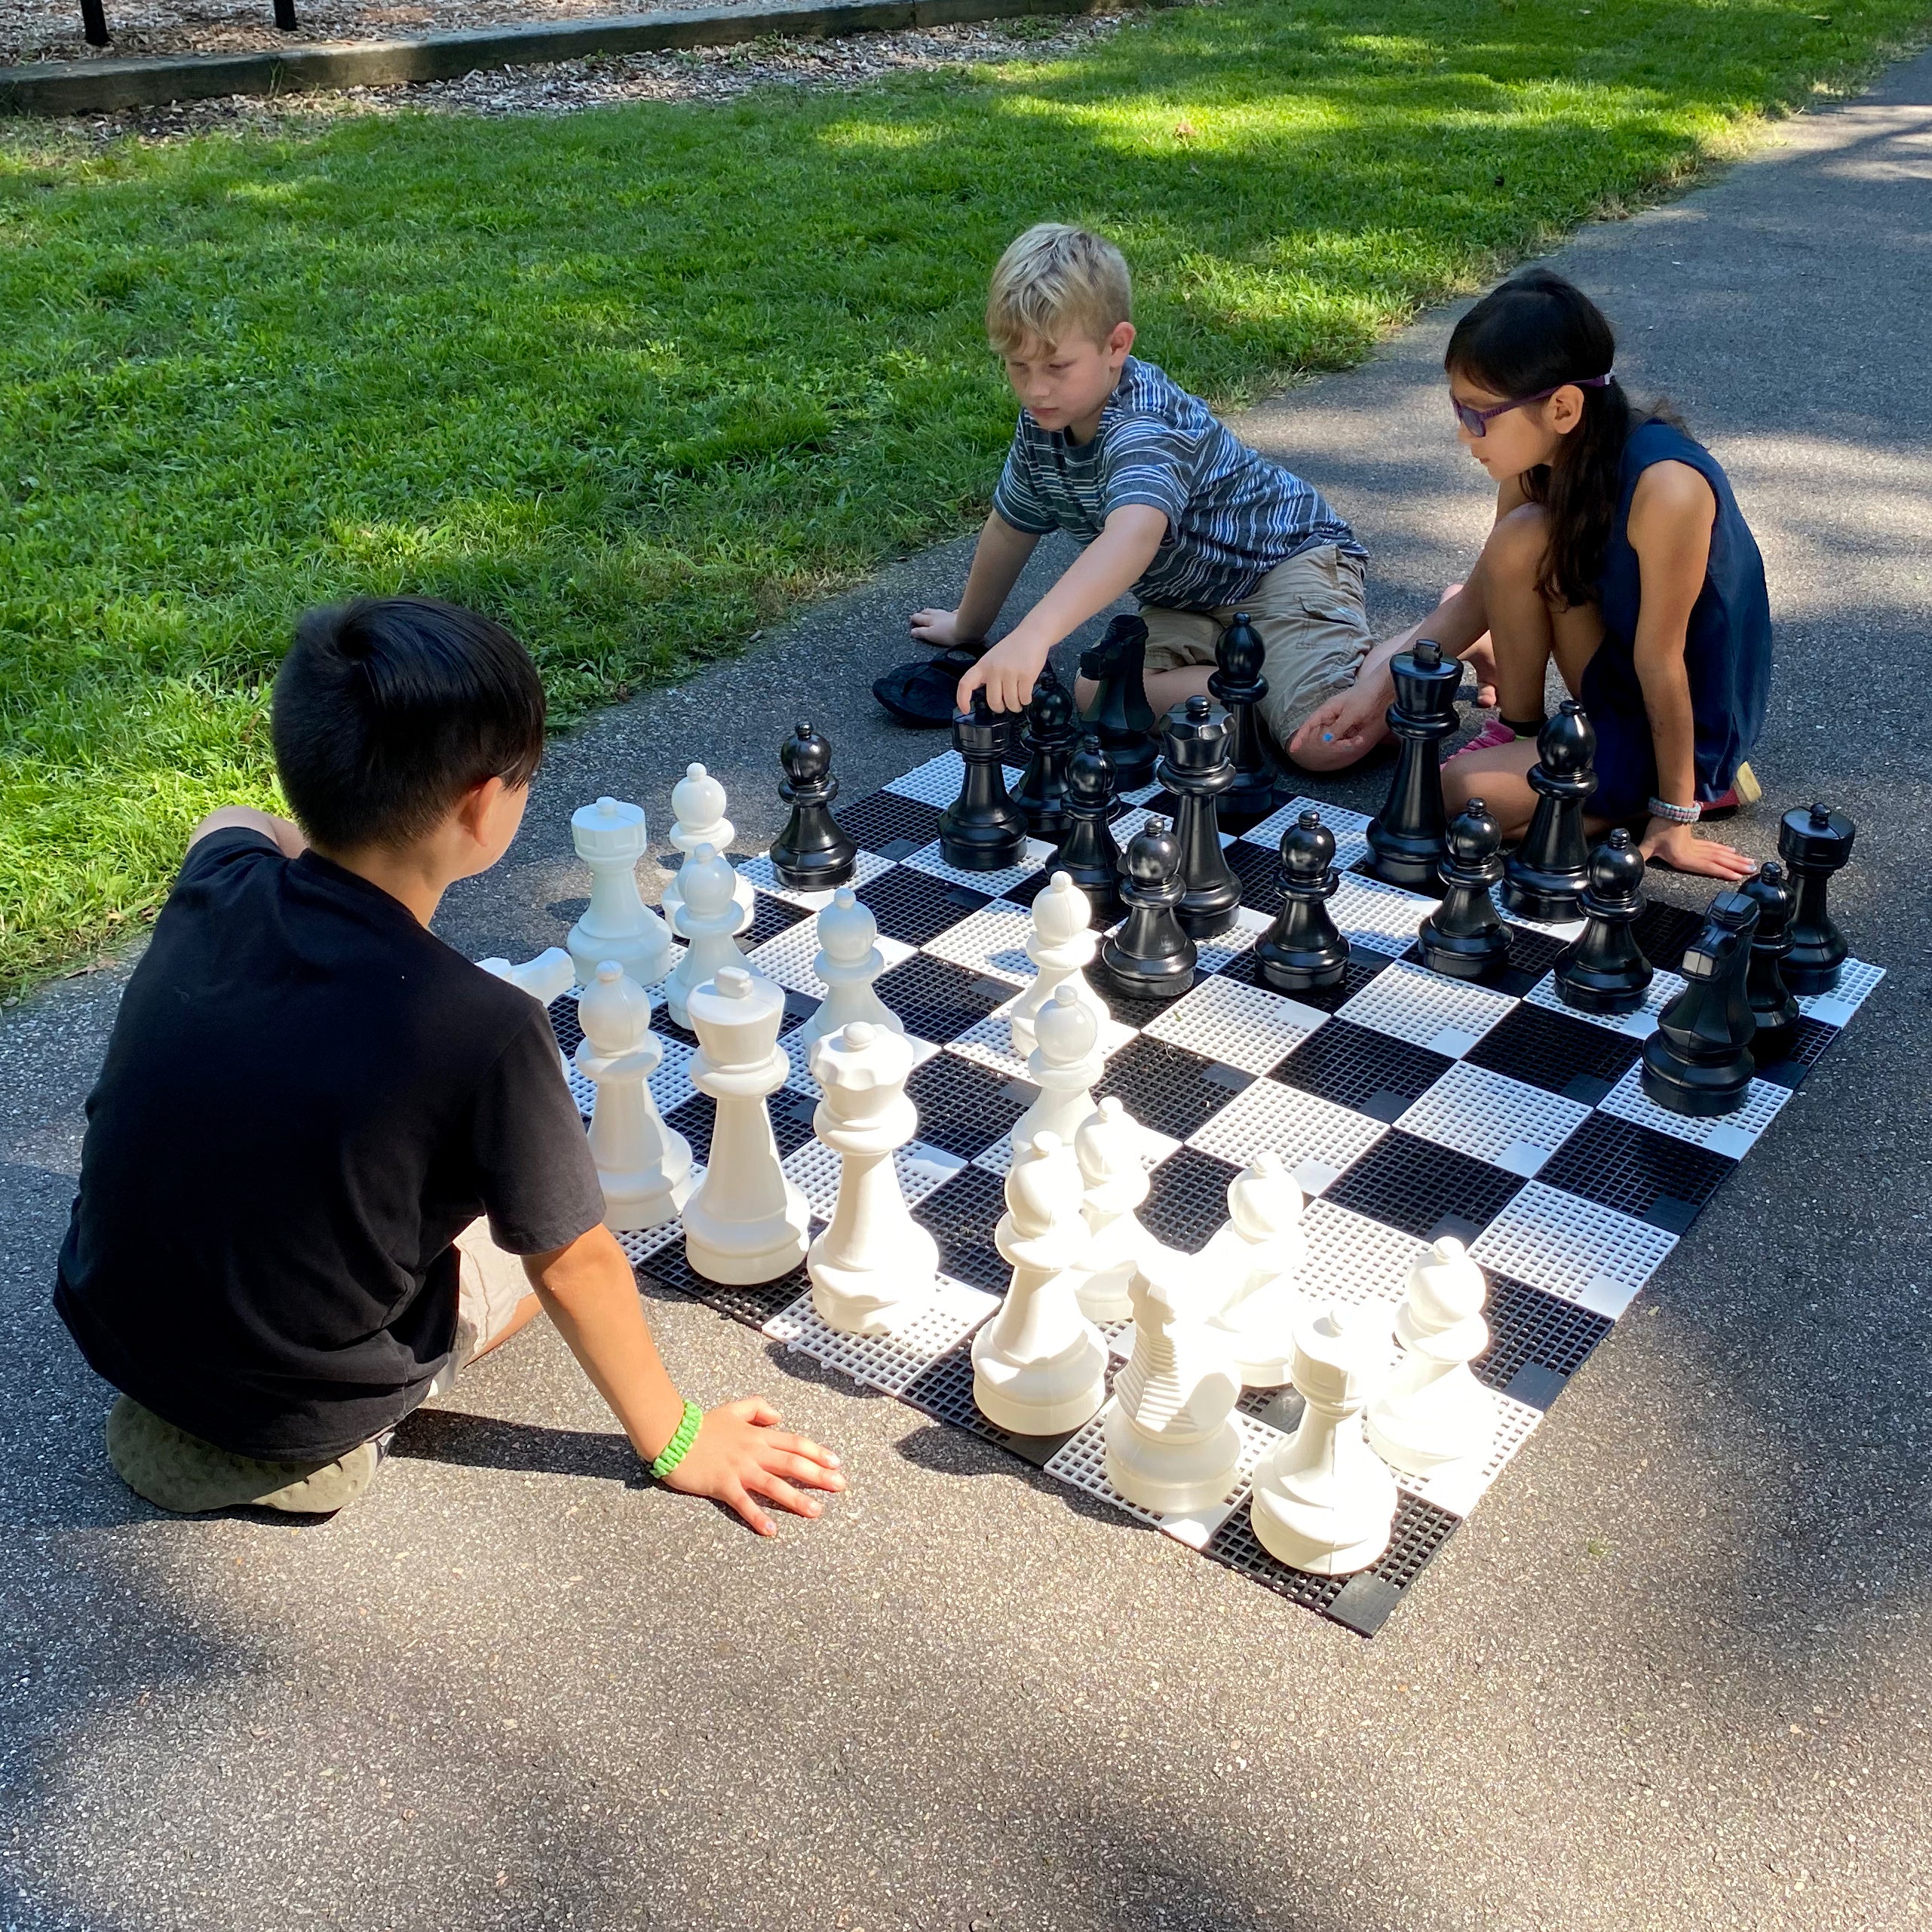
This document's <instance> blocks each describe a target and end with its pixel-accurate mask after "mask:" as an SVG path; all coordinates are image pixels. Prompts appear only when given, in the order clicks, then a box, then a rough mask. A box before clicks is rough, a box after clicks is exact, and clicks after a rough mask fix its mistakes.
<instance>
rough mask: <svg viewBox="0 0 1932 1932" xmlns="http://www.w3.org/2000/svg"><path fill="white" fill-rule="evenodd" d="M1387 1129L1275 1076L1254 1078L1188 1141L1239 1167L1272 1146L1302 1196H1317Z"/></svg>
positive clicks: (1366, 1117) (1347, 1108)
mask: <svg viewBox="0 0 1932 1932" xmlns="http://www.w3.org/2000/svg"><path fill="white" fill-rule="evenodd" d="M1387 1132H1388V1128H1387V1127H1385V1125H1384V1124H1382V1122H1381V1121H1375V1120H1371V1119H1370V1118H1369V1116H1368V1115H1366V1114H1358V1113H1357V1112H1355V1111H1354V1109H1353V1108H1352V1107H1338V1106H1336V1105H1335V1103H1334V1102H1332V1101H1331V1100H1324V1099H1322V1098H1321V1097H1320V1096H1319V1095H1318V1094H1314V1093H1307V1092H1305V1091H1304V1090H1302V1088H1300V1087H1284V1086H1283V1085H1282V1084H1281V1083H1280V1081H1278V1080H1257V1081H1256V1082H1255V1084H1253V1086H1252V1087H1248V1088H1247V1089H1246V1090H1244V1091H1243V1092H1242V1093H1238V1094H1237V1095H1236V1096H1234V1099H1232V1100H1231V1101H1230V1102H1228V1105H1227V1106H1225V1107H1223V1108H1222V1110H1221V1111H1220V1112H1219V1113H1218V1114H1216V1115H1215V1116H1214V1118H1213V1119H1212V1120H1211V1121H1208V1122H1207V1124H1206V1125H1205V1126H1204V1127H1200V1128H1198V1129H1197V1130H1195V1131H1194V1133H1191V1134H1190V1135H1189V1136H1188V1145H1189V1146H1190V1147H1194V1148H1199V1149H1200V1151H1201V1152H1202V1153H1204V1154H1211V1155H1213V1156H1214V1157H1215V1158H1216V1160H1219V1161H1232V1162H1234V1164H1235V1165H1236V1166H1237V1167H1246V1166H1247V1164H1248V1163H1249V1162H1250V1161H1252V1160H1253V1158H1255V1156H1256V1155H1257V1154H1259V1153H1260V1152H1262V1150H1263V1149H1264V1148H1271V1149H1272V1150H1273V1151H1274V1152H1275V1153H1277V1154H1278V1155H1280V1157H1281V1159H1282V1161H1283V1164H1284V1165H1285V1166H1286V1167H1287V1169H1288V1170H1289V1171H1290V1173H1292V1174H1293V1176H1295V1180H1296V1185H1298V1186H1299V1188H1301V1190H1302V1192H1303V1193H1304V1194H1320V1193H1321V1192H1323V1191H1324V1190H1325V1189H1326V1188H1328V1187H1329V1185H1331V1184H1332V1182H1333V1181H1334V1180H1335V1178H1336V1176H1337V1175H1339V1173H1341V1172H1342V1170H1343V1169H1344V1168H1345V1167H1349V1166H1351V1165H1352V1164H1354V1162H1355V1161H1357V1160H1359V1159H1360V1158H1361V1157H1362V1155H1364V1154H1366V1152H1368V1150H1369V1148H1371V1147H1372V1146H1373V1145H1375V1142H1377V1141H1378V1140H1379V1139H1381V1138H1382V1136H1383V1135H1384V1134H1385V1133H1387Z"/></svg>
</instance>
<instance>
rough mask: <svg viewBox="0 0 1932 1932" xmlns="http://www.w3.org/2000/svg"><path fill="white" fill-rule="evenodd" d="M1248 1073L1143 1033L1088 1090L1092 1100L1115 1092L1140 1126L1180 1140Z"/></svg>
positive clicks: (1210, 1114) (1217, 1107)
mask: <svg viewBox="0 0 1932 1932" xmlns="http://www.w3.org/2000/svg"><path fill="white" fill-rule="evenodd" d="M1251 1078H1253V1076H1252V1075H1249V1074H1247V1073H1245V1072H1243V1071H1242V1070H1241V1069H1239V1068H1238V1067H1232V1066H1226V1065H1224V1064H1222V1063H1220V1062H1218V1061H1214V1060H1207V1059H1205V1058H1204V1057H1203V1056H1201V1054H1199V1053H1189V1052H1188V1051H1187V1050H1185V1048H1183V1047H1175V1046H1170V1045H1169V1044H1167V1041H1164V1040H1156V1039H1154V1038H1151V1037H1150V1036H1149V1035H1147V1034H1145V1033H1143V1034H1142V1035H1140V1037H1139V1038H1138V1039H1136V1040H1133V1041H1130V1042H1129V1043H1128V1044H1127V1045H1126V1046H1124V1047H1122V1048H1121V1050H1120V1051H1119V1052H1118V1053H1116V1054H1115V1055H1114V1056H1113V1058H1112V1060H1109V1061H1108V1063H1107V1064H1106V1068H1105V1069H1104V1070H1103V1071H1102V1073H1101V1075H1100V1078H1099V1079H1098V1080H1096V1081H1095V1082H1094V1083H1093V1093H1094V1097H1095V1098H1096V1099H1104V1098H1105V1097H1106V1096H1107V1095H1109V1094H1110V1093H1112V1094H1118V1096H1120V1098H1121V1100H1122V1101H1123V1102H1125V1104H1126V1106H1127V1112H1129V1113H1130V1114H1131V1115H1133V1117H1134V1118H1135V1119H1136V1120H1137V1121H1139V1122H1140V1123H1141V1124H1142V1126H1143V1127H1152V1128H1153V1130H1155V1133H1164V1134H1167V1135H1170V1136H1172V1137H1173V1139H1176V1140H1185V1139H1186V1138H1187V1136H1188V1135H1189V1134H1191V1133H1193V1132H1194V1130H1195V1128H1197V1127H1200V1126H1201V1125H1202V1124H1204V1122H1206V1121H1208V1120H1209V1119H1210V1118H1212V1117H1213V1115H1216V1114H1218V1113H1219V1112H1220V1111H1221V1109H1222V1108H1223V1107H1225V1106H1227V1104H1228V1100H1229V1099H1231V1097H1232V1096H1234V1094H1236V1093H1239V1092H1240V1090H1241V1089H1242V1088H1243V1087H1245V1086H1247V1084H1248V1082H1249V1081H1250V1079H1251Z"/></svg>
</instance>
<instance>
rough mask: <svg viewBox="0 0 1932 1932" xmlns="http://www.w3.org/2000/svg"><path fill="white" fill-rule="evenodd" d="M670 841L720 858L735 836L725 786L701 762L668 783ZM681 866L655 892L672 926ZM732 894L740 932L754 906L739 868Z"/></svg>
mask: <svg viewBox="0 0 1932 1932" xmlns="http://www.w3.org/2000/svg"><path fill="white" fill-rule="evenodd" d="M671 811H672V813H673V823H672V825H671V843H672V844H673V845H675V846H676V848H678V850H679V851H680V852H682V854H684V856H685V857H686V858H687V859H688V858H689V857H690V856H691V854H692V853H693V852H695V851H697V849H698V847H699V846H701V845H709V846H710V848H711V849H712V851H714V852H716V854H718V855H719V857H721V858H722V857H724V856H725V854H726V853H728V852H729V851H730V850H731V841H732V840H733V839H735V838H736V837H737V836H738V827H737V826H735V825H734V824H733V823H731V820H729V819H728V818H727V817H725V788H724V787H723V786H722V785H721V784H719V782H718V781H717V780H716V779H715V778H714V777H712V775H711V774H710V772H708V771H706V770H705V768H704V766H703V765H686V766H685V768H684V776H683V777H682V778H680V779H679V780H678V781H677V783H676V784H675V785H673V787H671ZM725 863H726V864H729V863H731V862H730V860H728V859H726V860H725ZM682 869H683V868H682V866H679V869H678V870H677V871H676V872H673V873H672V874H671V876H670V879H667V881H666V882H665V885H664V891H662V892H661V893H660V894H658V904H659V905H660V906H662V907H663V908H664V917H665V918H667V919H668V920H669V921H670V923H671V925H672V926H673V928H676V926H677V909H678V908H679V906H681V905H682V904H683V903H684V886H683V883H682V879H681V876H680V875H681V873H682ZM731 880H732V885H731V897H732V900H733V903H734V904H735V905H736V906H737V907H738V924H737V925H734V927H732V928H731V931H733V932H734V933H741V932H743V931H744V929H745V928H746V927H747V926H748V925H750V924H751V921H752V915H753V912H755V911H756V904H755V903H754V900H753V893H752V889H751V881H750V879H747V878H745V877H744V875H743V874H742V873H741V872H733V873H732V874H731ZM699 983H700V984H702V983H703V982H702V981H700V982H699ZM680 1024H682V1022H680Z"/></svg>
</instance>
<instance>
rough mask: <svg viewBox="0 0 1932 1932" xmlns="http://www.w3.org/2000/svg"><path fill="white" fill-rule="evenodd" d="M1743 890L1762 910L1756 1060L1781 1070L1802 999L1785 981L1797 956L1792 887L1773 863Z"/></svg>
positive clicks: (1755, 988)
mask: <svg viewBox="0 0 1932 1932" xmlns="http://www.w3.org/2000/svg"><path fill="white" fill-rule="evenodd" d="M1737 890H1738V891H1740V893H1742V894H1743V896H1744V897H1746V899H1749V900H1751V901H1752V902H1753V903H1754V904H1755V905H1756V907H1757V909H1758V925H1757V930H1756V931H1755V932H1754V933H1753V934H1752V935H1751V970H1750V973H1749V974H1748V975H1747V976H1746V981H1745V984H1746V988H1747V989H1748V990H1749V992H1750V999H1751V1017H1752V1018H1753V1020H1756V1022H1757V1029H1758V1030H1757V1032H1756V1033H1755V1034H1754V1035H1753V1036H1752V1040H1751V1057H1752V1058H1753V1060H1756V1062H1757V1063H1758V1065H1759V1066H1760V1067H1767V1066H1776V1065H1777V1063H1778V1062H1779V1061H1780V1060H1789V1058H1790V1056H1791V1050H1792V1047H1793V1046H1795V1045H1796V1044H1797V1040H1798V1020H1799V1010H1798V1000H1797V997H1796V995H1795V994H1793V992H1792V990H1791V989H1790V987H1789V986H1787V985H1786V983H1785V978H1784V971H1783V968H1784V962H1785V961H1786V959H1787V958H1789V957H1790V955H1791V944H1792V941H1791V903H1792V901H1791V888H1789V886H1788V885H1786V884H1785V882H1784V868H1783V866H1781V865H1780V864H1779V863H1778V862H1777V860H1775V859H1772V860H1768V861H1767V862H1766V863H1765V864H1763V865H1762V866H1759V868H1758V869H1757V871H1756V872H1755V873H1754V874H1753V876H1751V877H1750V878H1749V879H1746V880H1745V882H1743V885H1740V886H1739V887H1738V888H1737Z"/></svg>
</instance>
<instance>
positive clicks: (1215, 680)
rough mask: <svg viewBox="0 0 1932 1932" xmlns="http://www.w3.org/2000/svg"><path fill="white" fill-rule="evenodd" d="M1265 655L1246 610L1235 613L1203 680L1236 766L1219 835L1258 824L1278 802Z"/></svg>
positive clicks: (1232, 760) (1241, 830)
mask: <svg viewBox="0 0 1932 1932" xmlns="http://www.w3.org/2000/svg"><path fill="white" fill-rule="evenodd" d="M1267 655H1268V653H1267V649H1266V647H1265V646H1264V645H1263V644H1262V641H1261V633H1260V632H1259V631H1258V630H1256V628H1255V627H1254V626H1253V624H1250V622H1249V621H1248V614H1247V612H1246V611H1237V612H1235V613H1234V622H1233V623H1232V624H1229V625H1228V628H1227V629H1226V630H1224V631H1222V633H1221V641H1220V642H1219V643H1218V644H1217V645H1216V646H1215V647H1214V664H1215V670H1214V673H1213V676H1211V677H1210V678H1209V679H1208V680H1207V688H1208V689H1209V690H1210V692H1213V695H1214V696H1215V697H1216V698H1218V699H1219V701H1220V702H1221V704H1222V705H1223V706H1224V707H1225V709H1226V710H1227V713H1228V759H1229V761H1230V762H1231V763H1232V764H1233V765H1234V784H1232V785H1231V786H1230V787H1228V790H1227V791H1226V792H1225V793H1224V794H1223V795H1222V800H1221V829H1222V831H1223V832H1233V833H1242V832H1245V831H1247V830H1248V828H1249V827H1250V826H1253V825H1259V823H1261V821H1262V820H1263V819H1264V818H1265V817H1267V816H1268V814H1269V813H1270V812H1271V811H1274V808H1275V807H1276V806H1277V805H1278V804H1279V803H1280V798H1281V788H1280V784H1279V782H1278V781H1277V777H1276V773H1275V768H1274V759H1273V758H1272V757H1271V756H1270V755H1269V752H1268V727H1267V726H1266V725H1265V724H1263V723H1262V716H1261V710H1260V705H1261V701H1262V699H1263V698H1265V697H1266V696H1267V695H1268V679H1266V678H1265V676H1262V664H1263V663H1264V662H1265V661H1266V658H1267Z"/></svg>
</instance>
